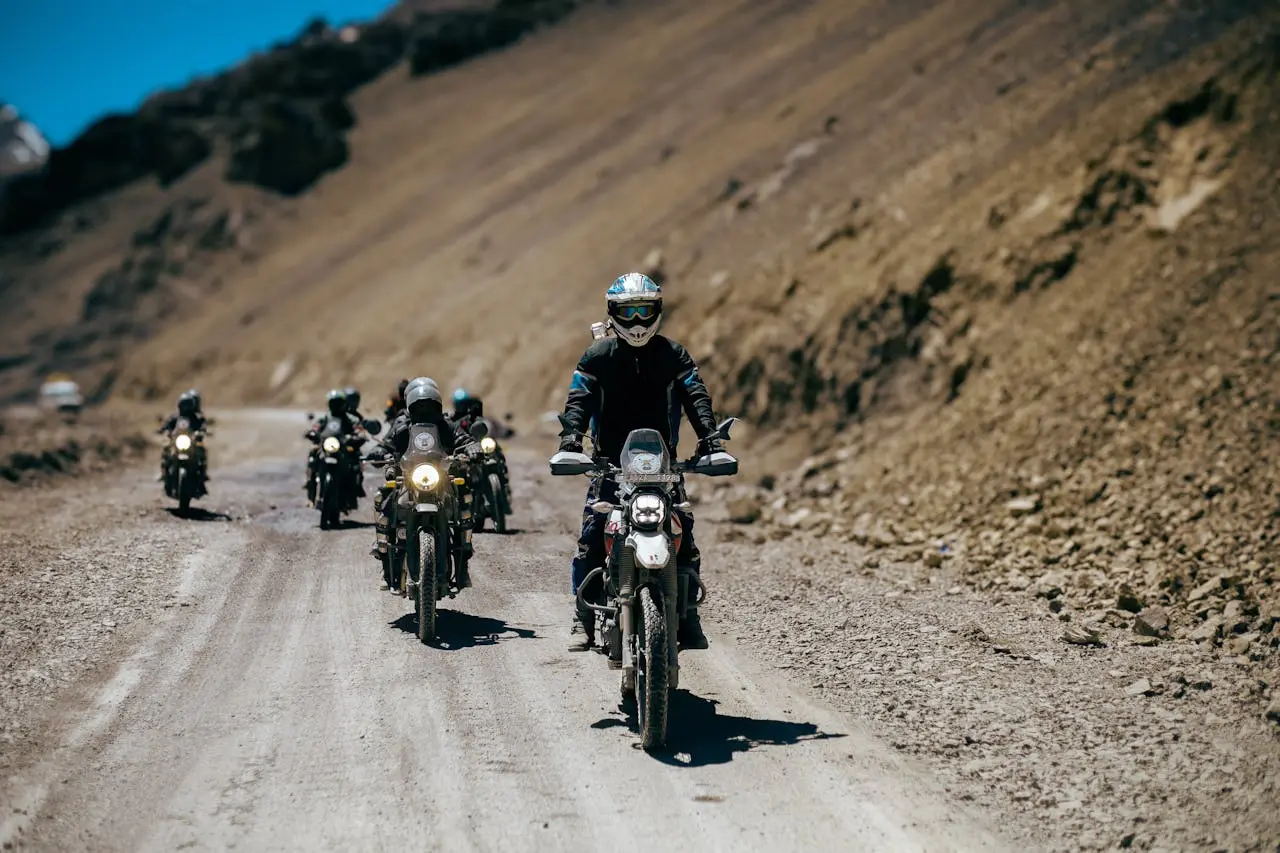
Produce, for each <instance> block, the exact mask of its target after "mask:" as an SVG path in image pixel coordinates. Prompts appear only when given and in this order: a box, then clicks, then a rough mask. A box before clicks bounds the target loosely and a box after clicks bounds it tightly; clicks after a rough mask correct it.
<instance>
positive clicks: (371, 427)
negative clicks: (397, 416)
mask: <svg viewBox="0 0 1280 853" xmlns="http://www.w3.org/2000/svg"><path fill="white" fill-rule="evenodd" d="M364 428H365V429H366V430H368V431H369V435H377V434H378V433H380V432H382V421H375V420H373V419H372V418H369V419H368V420H366V421H365V422H364Z"/></svg>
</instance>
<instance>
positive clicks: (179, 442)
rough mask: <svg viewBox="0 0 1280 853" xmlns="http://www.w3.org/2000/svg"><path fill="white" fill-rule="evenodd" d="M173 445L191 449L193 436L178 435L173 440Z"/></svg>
mask: <svg viewBox="0 0 1280 853" xmlns="http://www.w3.org/2000/svg"><path fill="white" fill-rule="evenodd" d="M173 446H174V447H176V448H178V449H179V450H190V449H191V436H189V435H180V436H178V437H177V438H175V439H174V440H173Z"/></svg>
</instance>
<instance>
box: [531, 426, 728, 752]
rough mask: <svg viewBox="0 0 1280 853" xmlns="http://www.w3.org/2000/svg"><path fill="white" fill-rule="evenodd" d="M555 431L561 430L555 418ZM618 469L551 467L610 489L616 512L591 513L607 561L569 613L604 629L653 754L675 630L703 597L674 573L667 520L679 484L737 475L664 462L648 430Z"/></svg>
mask: <svg viewBox="0 0 1280 853" xmlns="http://www.w3.org/2000/svg"><path fill="white" fill-rule="evenodd" d="M734 422H735V419H734V418H729V419H727V420H725V421H724V422H723V423H721V424H720V425H719V426H718V427H716V430H715V432H713V433H712V434H711V435H710V436H708V438H712V439H718V440H721V441H728V440H729V432H730V430H731V428H732V427H733V424H734ZM561 423H562V424H563V425H564V426H565V428H566V429H570V427H569V425H568V424H567V423H566V422H565V421H564V418H563V416H562V417H561ZM619 462H620V463H621V464H619V465H613V464H611V463H610V462H609V460H607V459H602V458H599V457H596V458H593V457H591V456H588V455H586V454H585V453H571V452H568V451H560V452H558V453H556V455H554V456H552V457H551V460H550V464H551V473H552V475H554V476H573V475H583V474H586V475H588V476H590V477H592V478H603V479H608V480H612V481H613V482H614V483H616V484H617V487H618V488H617V495H618V498H617V500H618V502H617V503H616V504H615V503H611V502H609V501H603V500H600V501H596V502H595V503H593V504H592V505H591V509H592V510H593V511H595V512H598V513H607V514H608V521H607V523H606V525H605V539H604V545H605V554H606V557H605V563H604V565H603V566H598V567H596V568H594V569H592V570H591V571H590V572H589V573H588V574H587V576H586V578H585V579H584V580H583V582H582V584H581V586H580V587H579V588H578V606H579V607H580V608H586V609H590V610H592V611H594V612H595V613H596V614H598V621H597V624H598V625H599V624H601V622H602V623H603V625H602V630H601V637H602V638H603V640H604V643H605V650H606V651H607V652H608V654H609V658H610V661H611V665H612V664H613V662H615V661H620V662H621V670H622V697H623V699H624V700H634V701H635V703H636V711H637V718H638V722H639V729H640V745H641V746H642V747H643V748H644V749H645V750H649V751H652V750H654V749H658V748H660V747H662V745H663V744H664V743H665V742H666V737H667V709H668V702H669V695H668V693H669V691H671V690H675V689H676V688H677V687H678V686H679V681H680V662H679V649H678V646H677V638H676V632H677V629H678V626H679V624H680V620H681V618H682V617H683V615H684V612H685V609H686V608H687V607H688V606H689V605H690V604H693V605H695V606H696V605H697V604H700V603H701V602H702V601H703V599H705V597H706V589H705V587H703V586H702V585H701V582H700V581H698V582H697V588H696V589H690V588H689V587H690V586H691V584H690V583H689V580H690V579H691V578H694V577H696V576H691V575H685V574H682V573H679V572H677V571H676V554H677V553H678V552H679V550H680V540H681V536H682V535H683V528H682V527H681V524H680V519H679V516H677V515H676V514H675V513H674V512H673V511H672V510H681V511H687V510H689V509H690V504H689V503H688V502H687V501H679V502H677V499H678V498H679V497H680V496H681V490H680V488H679V487H680V483H681V482H682V477H683V475H685V474H700V475H704V476H709V477H724V476H730V475H733V474H736V473H738V460H737V459H735V458H734V457H733V456H730V455H729V454H728V453H724V452H716V453H711V454H707V455H701V456H695V457H693V458H691V459H689V460H687V461H685V462H679V461H673V460H672V459H671V457H670V454H669V452H668V450H667V446H666V443H665V442H664V441H663V440H662V435H661V434H660V433H659V432H658V431H657V430H652V429H638V430H633V431H632V432H631V434H630V435H628V436H627V441H626V443H625V444H624V445H623V448H622V453H621V454H620V456H619ZM589 590H590V591H591V592H589ZM588 597H593V598H594V599H595V600H588ZM691 597H692V598H691ZM600 617H602V618H600Z"/></svg>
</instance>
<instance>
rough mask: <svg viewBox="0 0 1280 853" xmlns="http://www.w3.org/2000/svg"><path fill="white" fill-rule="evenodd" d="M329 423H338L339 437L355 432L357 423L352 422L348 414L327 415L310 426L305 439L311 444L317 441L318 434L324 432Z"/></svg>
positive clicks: (318, 438)
mask: <svg viewBox="0 0 1280 853" xmlns="http://www.w3.org/2000/svg"><path fill="white" fill-rule="evenodd" d="M330 421H339V423H340V429H339V432H338V434H339V435H351V434H352V433H354V432H355V431H356V425H357V423H358V421H356V420H353V419H352V417H351V415H348V414H341V415H333V414H327V415H324V416H323V417H321V418H320V419H319V420H318V421H316V422H315V424H314V425H312V427H311V429H309V430H307V432H306V437H307V438H308V439H310V440H311V441H313V442H315V441H319V440H320V434H321V433H323V432H324V431H325V427H327V426H328V425H329V423H330Z"/></svg>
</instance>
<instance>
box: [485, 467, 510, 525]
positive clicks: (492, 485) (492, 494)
mask: <svg viewBox="0 0 1280 853" xmlns="http://www.w3.org/2000/svg"><path fill="white" fill-rule="evenodd" d="M489 509H490V510H491V511H492V513H493V529H494V531H495V532H497V533H506V532H507V510H506V507H504V506H503V501H502V479H501V478H500V477H499V476H498V475H497V474H490V475H489Z"/></svg>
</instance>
